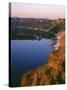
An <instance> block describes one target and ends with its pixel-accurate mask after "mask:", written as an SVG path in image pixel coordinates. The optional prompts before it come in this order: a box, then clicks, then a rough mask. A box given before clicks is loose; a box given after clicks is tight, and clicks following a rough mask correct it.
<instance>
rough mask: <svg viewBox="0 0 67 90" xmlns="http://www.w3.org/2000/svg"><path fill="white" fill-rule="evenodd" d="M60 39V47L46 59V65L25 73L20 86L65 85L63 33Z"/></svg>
mask: <svg viewBox="0 0 67 90" xmlns="http://www.w3.org/2000/svg"><path fill="white" fill-rule="evenodd" d="M62 33H63V34H62ZM62 33H61V35H63V36H62V37H61V38H60V46H59V48H58V49H57V50H54V51H53V52H52V53H51V54H50V55H49V58H48V64H45V65H42V66H41V67H39V68H36V69H34V70H31V71H29V72H27V73H25V74H24V75H23V76H22V78H21V83H20V86H35V85H52V84H53V85H54V84H64V83H65V50H64V47H65V46H64V39H65V38H64V32H62Z"/></svg>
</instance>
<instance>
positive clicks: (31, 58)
mask: <svg viewBox="0 0 67 90" xmlns="http://www.w3.org/2000/svg"><path fill="white" fill-rule="evenodd" d="M52 44H53V40H52V39H44V38H43V39H41V40H11V86H14V87H16V86H19V84H20V79H21V77H22V75H23V74H24V73H25V72H27V71H29V70H31V69H34V68H36V67H39V66H41V65H43V64H46V63H48V55H49V54H50V53H51V52H52V50H53V46H52Z"/></svg>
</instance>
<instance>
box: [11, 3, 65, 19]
mask: <svg viewBox="0 0 67 90" xmlns="http://www.w3.org/2000/svg"><path fill="white" fill-rule="evenodd" d="M11 17H21V18H49V19H57V18H65V6H63V5H45V4H30V3H15V2H14V3H11Z"/></svg>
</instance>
